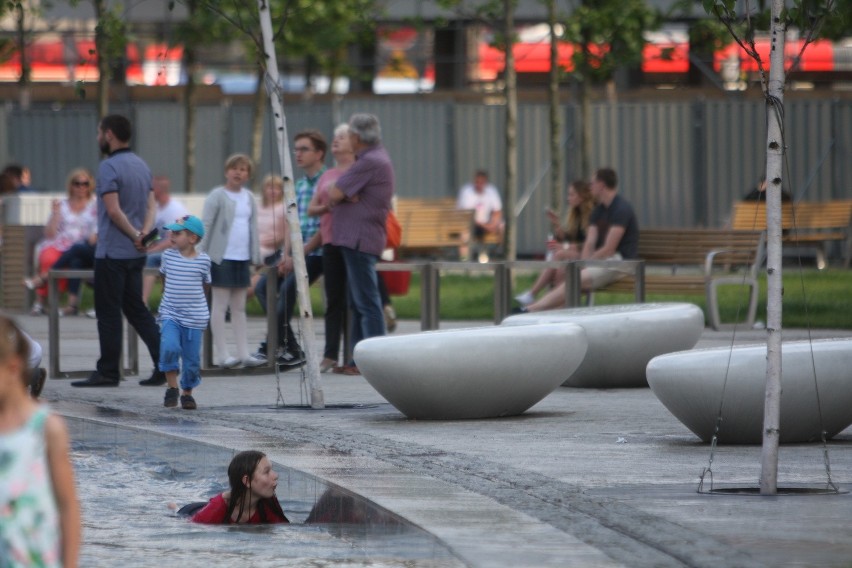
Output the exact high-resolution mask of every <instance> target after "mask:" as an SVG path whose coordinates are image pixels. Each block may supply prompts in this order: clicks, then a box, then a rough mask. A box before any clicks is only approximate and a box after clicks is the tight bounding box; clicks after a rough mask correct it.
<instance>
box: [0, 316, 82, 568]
mask: <svg viewBox="0 0 852 568" xmlns="http://www.w3.org/2000/svg"><path fill="white" fill-rule="evenodd" d="M29 350H30V344H29V341H27V338H26V337H25V336H24V334H23V333H22V332H21V330H20V329H19V328H18V326H17V325H15V322H14V321H12V320H11V319H10V318H8V317H6V316H4V315H0V565H2V566H6V565H7V563H8V565H11V566H49V567H59V566H62V567H64V568H74V567H75V566H77V556H78V553H79V549H80V506H79V503H78V502H77V495H76V492H75V489H74V471H73V469H72V467H71V460H70V459H69V457H68V431H67V430H66V429H65V423H64V422H63V421H62V419H61V418H60V417H59V416H58V415H56V414H53V413H52V412H51V411H50V409H49V408H48V407H47V406H45V405H42V404H38V403H37V402H36V401H34V400H33V399H32V398H31V397H30V394H29V382H30V377H29V372H28V370H27V360H28V358H29Z"/></svg>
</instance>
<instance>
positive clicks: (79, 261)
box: [51, 241, 95, 296]
mask: <svg viewBox="0 0 852 568" xmlns="http://www.w3.org/2000/svg"><path fill="white" fill-rule="evenodd" d="M94 265H95V245H92V244H89V242H88V241H80V242H79V243H74V244H73V245H72V246H71V248H70V249H68V250H66V251H65V252H63V253H62V256H60V257H59V258H58V259H56V262H54V263H53V266H51V268H56V269H57V270H58V269H60V268H69V269H72V270H80V269H83V268H92V267H93V266H94ZM68 293H69V294H74V295H75V296H79V295H80V279H79V278H70V279H69V280H68Z"/></svg>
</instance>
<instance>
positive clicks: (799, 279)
mask: <svg viewBox="0 0 852 568" xmlns="http://www.w3.org/2000/svg"><path fill="white" fill-rule="evenodd" d="M533 280H534V275H532V274H530V275H521V276H518V277H517V282H516V290H524V289H526V288H528V287H529V286H530V285H531V284H532V282H533ZM737 288H738V287H727V288H723V289H721V290H720V292H719V305H720V309H721V311H722V314H721V315H722V320H723V321H734V320H735V319H736V318H737V314H738V313H739V314H742V315H743V316H744V314H745V310H746V309H747V306H748V300H747V298H746V294H745V291H744V290H742V291H741V290H738V289H737ZM493 295H494V284H493V280H492V278H491V276H490V275H489V274H480V273H472V274H471V275H468V276H465V275H457V274H448V275H443V276H442V277H441V309H440V316H441V319H446V320H491V319H493V317H494V307H493V304H494V300H493ZM311 298H312V301H313V309H314V313H315V314H316V315H320V314H322V311H323V304H322V296H321V291H320V288H319V287H318V286H313V287H311ZM88 299H89V302H91V299H90V298H88ZM632 299H633V297H632V295H630V294H614V293H598V294H596V296H595V303H596V304H597V305H603V304H620V303H628V302H631V301H632ZM647 300H648V301H664V302H676V301H683V302H692V303H694V304H696V305H698V306H699V307H701V309H705V310H706V306H705V303H706V302H705V300H704V296H703V295H687V296H672V295H655V294H650V295H648V298H647ZM157 302H159V289H155V291H154V293H153V299H152V304H154V305H156V303H157ZM393 304H394V307H395V309H396V312H397V315H398V316H399V317H400V318H403V319H419V318H420V279H419V278H418V275H417V274H413V275H412V277H411V286H410V288H409V291H408V294H407V295H405V296H394V297H393ZM248 312H249V315H260V314H261V313H262V312H261V310H260V306H259V304H258V303H257V301H256V300H250V301H249V304H248ZM740 319H741V318H740ZM757 319H758V320H762V321H766V282H765V277H762V280H761V293H760V301H759V303H758V311H757ZM782 325H783V326H784V327H808V326H810V327H812V328H835V329H852V270H844V269H842V268H836V267H832V268H829V269H827V270H824V271H818V270H815V269H806V270H804V271H803V272H801V273H800V272H799V271H798V270H797V269H794V268H792V267H785V271H784V311H783V320H782Z"/></svg>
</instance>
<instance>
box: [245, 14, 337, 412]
mask: <svg viewBox="0 0 852 568" xmlns="http://www.w3.org/2000/svg"><path fill="white" fill-rule="evenodd" d="M257 9H258V12H259V14H260V29H261V32H262V33H263V51H264V54H263V57H264V59H265V65H266V72H267V74H268V76H269V82H270V83H271V85H269V86H268V88H269V89H270V93H269V101H270V103H271V105H272V114H273V117H274V119H275V138H276V141H277V142H278V157H279V159H280V161H281V172H282V175H283V177H284V201H285V203H286V206H287V222H288V223H289V224H290V247H291V250H292V254H293V270H294V272H295V276H296V295H297V296H298V300H299V318H300V319H301V323H302V329H303V330H304V337H303V341H302V348H303V349H304V350H305V358H306V359H307V365H306V367H305V368H306V373H307V379H308V383H309V388H310V397H311V407H312V408H325V397H324V395H323V391H322V383H321V382H320V372H319V362H318V361H317V357H316V355H315V354H314V350H315V346H316V342H315V341H314V316H313V312H312V310H311V298H310V295H309V294H308V271H307V268H306V265H305V248H304V243H303V242H302V230H301V227H300V226H299V210H298V207H297V206H296V191H295V187H294V185H293V163H292V162H291V161H290V146H289V141H288V137H287V122H286V119H285V117H284V109H283V107H282V104H281V97H280V91H278V85H279V78H278V59H277V57H276V56H275V46H274V44H273V41H272V37H273V36H272V18H271V15H270V13H269V2H268V0H257ZM273 349H274V346H273ZM273 353H274V351H270V356H272V354H273Z"/></svg>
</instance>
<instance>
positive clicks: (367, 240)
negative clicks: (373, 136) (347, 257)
mask: <svg viewBox="0 0 852 568" xmlns="http://www.w3.org/2000/svg"><path fill="white" fill-rule="evenodd" d="M336 185H337V187H338V189H340V191H342V192H343V193H344V195H346V197H347V200H344V201H341V202H340V203H338V204H337V205H335V207H334V209H332V211H331V213H332V222H331V232H332V241H331V242H332V244H334V245H337V246H342V247H347V248H351V249H354V250H359V251H361V252H366V253H369V254H374V255H376V256H380V255H381V254H382V251H384V250H385V243H386V241H387V233H386V229H385V222H386V220H387V216H388V211H389V210H390V205H391V197H393V192H394V174H393V165H391V161H390V156H388V153H387V151H385V149H384V147H383V146H382V145H380V144H377V145H375V146H371V147H369V148H367V149H366V150H363V151H362V152H360V153H359V154H358V155H357V156H356V159H355V163H354V164H352V166H351V167H350V168H349V169H348V170H346V172H345V173H344V174H343V175H342V176H340V177H339V178H338V180H337V183H336ZM355 196H357V197H358V201H357V202H352V201H348V199H351V198H353V197H355Z"/></svg>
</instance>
